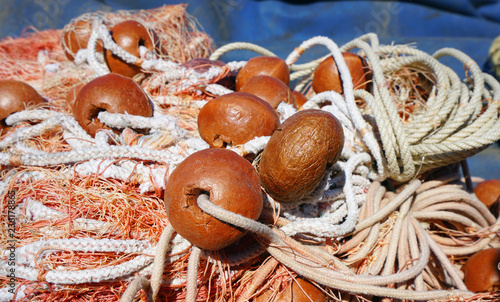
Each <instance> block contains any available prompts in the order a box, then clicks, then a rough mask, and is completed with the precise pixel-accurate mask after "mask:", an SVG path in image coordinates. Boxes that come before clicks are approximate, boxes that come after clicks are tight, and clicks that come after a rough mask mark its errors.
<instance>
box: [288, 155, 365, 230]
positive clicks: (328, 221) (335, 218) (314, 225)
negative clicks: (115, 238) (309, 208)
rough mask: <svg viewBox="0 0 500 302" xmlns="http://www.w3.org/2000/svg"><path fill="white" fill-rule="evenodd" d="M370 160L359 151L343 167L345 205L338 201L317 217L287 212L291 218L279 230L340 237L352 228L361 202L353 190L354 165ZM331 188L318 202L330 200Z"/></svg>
mask: <svg viewBox="0 0 500 302" xmlns="http://www.w3.org/2000/svg"><path fill="white" fill-rule="evenodd" d="M370 162H371V157H370V156H369V155H368V154H366V153H361V154H358V155H355V156H353V157H351V158H350V159H349V160H348V161H347V163H346V167H345V168H344V173H345V178H344V179H345V184H344V186H343V193H344V194H345V200H344V203H345V207H341V206H340V204H339V203H337V204H336V205H335V207H333V205H332V208H331V210H332V211H331V212H330V211H327V212H326V213H323V215H321V216H319V217H311V216H310V215H305V216H308V217H307V218H303V217H298V216H296V215H292V213H287V214H288V215H286V217H287V218H289V219H291V222H290V223H288V224H286V225H285V226H283V227H282V228H281V230H282V231H283V232H284V233H285V234H287V235H289V236H293V235H296V234H298V233H310V234H313V235H315V236H317V237H324V238H326V237H341V236H344V235H346V234H348V233H349V232H351V231H352V230H354V227H355V226H356V222H357V219H358V213H359V206H360V205H361V204H362V202H359V201H358V199H357V197H356V195H355V190H354V185H353V179H354V178H353V173H354V170H355V168H356V166H358V165H361V164H366V163H370ZM368 187H369V183H368V184H367V185H365V187H364V188H362V189H367V188H368ZM333 192H334V191H333V190H327V191H325V192H324V193H323V196H322V197H321V198H320V200H319V201H318V202H322V199H330V200H328V202H332V193H333Z"/></svg>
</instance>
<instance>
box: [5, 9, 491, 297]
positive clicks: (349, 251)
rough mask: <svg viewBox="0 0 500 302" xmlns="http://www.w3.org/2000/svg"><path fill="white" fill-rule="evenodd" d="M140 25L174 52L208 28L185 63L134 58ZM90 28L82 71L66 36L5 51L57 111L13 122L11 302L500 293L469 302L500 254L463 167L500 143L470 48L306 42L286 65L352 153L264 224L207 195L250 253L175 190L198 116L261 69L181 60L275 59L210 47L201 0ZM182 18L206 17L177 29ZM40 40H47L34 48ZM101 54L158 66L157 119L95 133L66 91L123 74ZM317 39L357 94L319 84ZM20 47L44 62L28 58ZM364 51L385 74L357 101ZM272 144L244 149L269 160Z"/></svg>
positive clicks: (8, 163)
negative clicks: (175, 207) (484, 257)
mask: <svg viewBox="0 0 500 302" xmlns="http://www.w3.org/2000/svg"><path fill="white" fill-rule="evenodd" d="M166 16H170V17H172V16H174V17H172V19H170V18H167V17H166ZM129 17H130V18H138V19H139V20H141V21H143V22H145V23H148V24H150V25H151V26H152V27H154V28H156V29H157V30H158V32H159V35H160V36H161V37H162V40H163V41H170V40H169V39H172V38H171V35H172V33H179V29H180V28H181V30H180V33H181V34H185V33H186V31H187V32H195V34H192V35H189V37H188V38H186V37H185V36H182V35H181V38H178V40H179V41H181V43H180V44H179V45H176V46H174V50H172V51H171V52H169V53H174V52H175V50H178V51H179V52H180V53H179V54H178V55H176V56H172V57H159V58H137V57H134V56H133V55H131V54H128V53H125V52H124V51H123V49H120V48H119V47H117V45H116V44H114V42H113V41H112V39H111V38H110V36H109V32H108V30H107V29H108V26H109V25H110V24H112V23H113V22H117V21H116V20H118V19H120V18H129ZM81 18H83V19H85V20H89V19H91V20H92V29H91V34H90V38H89V47H88V49H85V50H84V51H82V52H79V53H76V54H74V55H75V57H76V58H80V59H81V60H76V61H78V62H77V63H76V64H75V63H72V62H69V61H67V59H66V57H65V55H64V49H63V47H64V46H63V47H60V46H58V45H59V44H58V43H56V42H57V41H58V37H59V38H60V35H61V31H51V32H39V33H35V34H33V35H31V36H29V37H26V38H21V39H16V40H10V39H9V40H4V41H2V43H1V45H0V49H2V50H3V52H2V56H5V57H6V58H7V59H8V61H9V62H12V63H11V65H8V66H6V67H3V68H4V71H3V73H4V74H5V78H13V79H21V80H24V81H26V82H28V83H30V84H32V85H33V86H34V87H36V88H37V89H38V90H39V91H40V92H41V93H42V94H43V95H44V96H45V97H46V98H48V99H49V100H50V104H51V106H50V108H45V109H37V110H24V111H22V112H18V113H15V114H12V115H11V116H9V117H8V118H7V120H6V123H7V124H9V125H13V126H14V130H13V131H11V132H9V133H7V134H4V135H3V136H2V137H1V138H0V149H1V153H0V165H2V168H3V169H2V172H1V175H0V176H1V178H0V180H1V182H0V192H1V196H2V216H1V223H2V226H3V227H2V228H1V238H2V245H1V251H2V253H1V257H0V300H2V301H4V300H5V301H10V300H11V299H13V298H14V299H17V300H33V299H37V300H49V301H66V300H68V301H74V300H82V301H87V300H92V299H94V300H99V301H107V300H109V301H116V300H119V299H122V300H123V301H134V300H146V299H147V298H148V297H155V298H157V299H159V300H165V299H167V300H168V301H184V300H186V301H195V300H200V301H201V300H203V301H215V300H217V301H246V300H251V299H253V298H254V297H256V296H258V295H260V294H261V293H263V292H264V291H266V290H268V289H273V290H275V291H279V290H282V289H283V288H285V287H287V286H288V284H289V283H290V282H291V280H293V279H295V278H297V276H299V275H300V276H302V277H305V278H307V279H308V280H311V281H313V282H314V283H315V284H316V285H317V286H318V287H320V288H321V290H322V291H324V292H325V293H326V294H327V295H328V296H329V297H330V298H331V299H332V300H347V301H349V300H350V299H357V298H359V299H368V300H371V299H372V298H373V297H386V298H388V299H413V300H431V299H437V300H459V299H462V300H463V299H465V300H470V301H473V300H478V299H483V301H487V300H494V299H496V298H497V299H498V298H499V296H498V293H494V292H491V293H481V294H474V293H472V292H469V291H468V290H467V288H466V287H465V285H464V282H463V273H462V271H461V267H462V266H463V264H464V262H465V260H466V258H467V257H468V256H469V255H471V254H473V253H474V252H476V251H479V250H482V249H485V248H488V247H500V240H499V237H498V234H499V231H500V222H499V221H498V218H497V217H495V216H494V215H493V214H491V213H490V212H489V210H488V209H487V208H486V206H484V205H483V204H482V203H481V202H479V201H478V200H477V198H476V197H475V196H474V195H473V194H471V193H470V192H469V191H467V190H466V188H465V184H464V182H463V180H462V177H461V175H460V174H459V173H458V170H457V169H455V168H456V167H455V166H456V164H457V163H459V162H461V161H463V160H464V159H466V158H467V157H469V156H471V155H473V154H475V153H477V152H479V151H481V150H482V149H484V148H486V147H487V146H488V145H489V144H491V143H493V142H495V141H497V140H498V139H500V131H499V130H498V129H500V128H499V126H500V125H499V123H500V122H499V116H498V114H499V113H498V100H499V97H500V96H499V93H500V84H499V83H498V82H497V81H496V80H495V79H494V78H493V77H491V76H490V75H487V74H484V73H482V72H481V71H480V69H479V67H478V66H477V64H476V63H475V62H473V60H471V59H470V58H469V57H467V56H466V55H465V54H463V53H461V52H459V51H458V50H454V49H443V50H441V51H438V52H437V53H436V54H434V55H429V54H426V53H424V52H422V51H419V50H418V49H416V48H415V47H410V46H407V45H390V46H389V45H379V43H378V40H377V36H376V35H373V34H369V35H366V36H362V37H359V38H357V39H355V40H353V41H351V42H349V43H347V44H346V45H344V46H342V47H340V48H339V47H337V45H336V44H335V43H334V42H333V41H332V40H331V39H328V38H326V37H314V38H312V39H310V40H307V41H304V43H302V44H301V45H299V46H298V47H297V48H296V49H295V50H293V51H292V52H291V53H290V55H289V57H288V58H287V59H286V62H287V63H288V64H289V66H290V69H291V70H292V74H291V77H292V79H293V80H296V82H297V84H296V87H295V89H297V90H302V91H303V92H304V93H305V94H307V95H308V96H309V101H308V102H307V103H306V104H304V106H303V108H319V107H320V104H322V103H324V102H325V101H329V102H330V104H331V105H327V106H323V107H321V110H325V111H328V112H331V113H333V114H334V115H335V116H336V117H337V118H338V119H339V120H340V122H341V123H342V126H343V130H344V134H345V137H346V143H345V146H344V149H343V151H342V155H341V159H340V160H339V162H338V163H337V164H336V165H334V167H333V168H332V169H331V171H329V173H327V175H326V176H325V178H324V180H323V182H322V183H321V184H320V186H318V188H317V189H316V191H315V192H313V194H312V195H311V196H309V197H307V198H306V199H304V200H297V201H296V202H294V203H291V204H288V205H286V206H285V205H280V204H279V203H278V202H276V201H274V200H272V198H270V197H268V198H267V199H266V205H265V208H264V212H263V214H262V216H261V219H260V220H259V221H253V220H249V219H245V218H244V217H242V216H239V215H236V214H234V213H231V212H228V211H226V210H224V209H222V208H219V207H217V206H214V205H213V204H211V203H210V201H209V200H208V198H205V197H204V196H203V195H200V197H199V198H198V200H197V202H198V205H199V206H200V207H201V208H202V209H203V211H205V212H206V213H209V214H210V215H212V216H214V217H216V218H217V219H219V220H222V221H226V222H228V223H230V224H232V225H235V226H239V227H241V228H243V229H246V230H248V231H249V232H248V235H247V236H245V237H244V238H243V239H242V240H241V241H240V242H239V243H238V244H237V245H234V246H230V247H228V248H226V249H223V250H220V251H215V252H208V251H202V250H200V249H199V248H197V247H196V246H192V245H191V243H189V242H188V241H186V240H185V239H183V238H182V237H180V236H179V235H177V234H176V232H175V230H173V228H172V227H171V226H170V225H169V223H168V219H167V217H166V213H165V208H164V203H163V194H164V192H163V191H164V187H165V180H166V179H167V178H168V176H169V175H170V173H171V171H172V170H173V169H175V167H176V166H177V165H178V164H179V163H180V162H181V161H182V160H183V159H184V158H186V157H187V156H188V155H189V154H192V153H194V152H196V151H199V150H203V149H206V148H208V144H207V143H205V142H204V141H203V140H202V139H200V137H199V134H198V133H197V123H196V118H197V113H198V112H199V109H200V108H201V107H202V106H203V105H204V104H205V103H206V102H207V101H209V100H210V99H212V98H213V97H215V96H217V95H222V94H226V93H229V92H231V90H229V89H227V88H224V87H222V86H220V85H218V84H215V83H216V82H217V81H218V80H219V79H220V78H221V77H223V76H224V75H226V74H227V73H228V72H230V71H233V72H236V71H238V70H239V69H241V68H242V67H243V66H244V65H245V63H246V62H245V61H241V62H229V63H227V64H226V66H222V67H216V66H213V67H211V68H210V69H208V71H206V72H204V73H198V72H197V70H195V69H186V68H184V67H183V66H182V65H181V64H180V63H182V62H184V61H186V60H187V59H189V58H193V57H207V56H208V55H210V57H211V58H212V59H218V58H219V57H220V56H222V55H223V54H224V53H225V52H227V51H231V50H235V49H242V48H246V49H252V50H254V51H255V52H256V53H260V54H266V55H272V53H270V52H269V51H267V50H265V49H263V48H261V47H258V46H256V45H251V44H249V43H235V44H231V45H227V46H224V47H221V48H219V49H217V50H216V51H215V52H213V53H212V54H210V52H211V47H212V45H211V40H210V38H209V37H207V36H206V35H204V34H203V33H202V32H201V31H196V30H194V29H195V27H190V26H193V23H192V20H191V19H190V18H189V17H188V16H186V14H185V6H165V7H162V8H159V9H156V10H152V11H141V12H133V13H128V12H121V13H119V14H118V15H114V14H109V15H108V14H105V15H103V14H100V13H96V14H90V15H84V16H82V17H81ZM120 20H122V19H120ZM169 20H170V21H169ZM171 20H177V21H175V22H179V20H182V22H187V21H189V22H188V23H187V25H186V24H184V23H182V22H181V23H182V24H184V25H182V26H173V25H171V24H170V23H169V22H173V21H171ZM87 24H88V22H87ZM162 24H163V25H162ZM165 24H166V25H165ZM169 24H170V25H169ZM176 24H178V23H176ZM172 28H173V29H172ZM186 28H188V29H189V30H186ZM168 29H172V31H171V32H170V31H168ZM65 30H71V29H68V28H65ZM176 37H179V36H176ZM182 37H184V38H182ZM176 39H177V38H176ZM193 39H194V40H195V41H196V42H193V41H194V40H193ZM31 43H35V44H36V45H40V46H39V48H37V47H33V48H29V47H28V46H29V45H31ZM37 43H39V44H37ZM98 43H102V44H103V45H104V47H105V48H107V49H111V50H112V51H113V53H115V54H117V55H119V56H121V57H122V58H123V59H124V60H126V61H128V62H132V63H134V62H140V65H141V67H142V68H143V70H144V74H141V75H139V76H138V77H136V78H135V80H136V81H137V82H138V83H140V84H141V86H142V87H143V88H144V90H145V91H146V92H147V93H148V94H149V95H150V97H151V100H152V102H153V103H154V108H155V113H154V116H153V117H151V118H144V117H138V116H132V115H127V114H111V113H108V112H101V113H99V115H98V118H99V119H100V120H101V121H102V122H103V123H105V124H106V125H108V126H110V127H113V128H118V129H122V131H121V132H120V134H116V133H114V132H108V131H101V132H98V133H97V135H96V136H95V138H92V137H90V136H89V135H88V134H87V133H86V132H85V131H84V130H83V129H82V128H81V127H80V126H79V124H78V123H77V122H76V121H75V120H74V118H73V117H72V115H71V107H70V106H68V105H67V103H66V100H65V99H64V97H65V93H66V92H67V91H68V89H69V88H70V87H72V86H73V85H75V84H78V83H81V82H83V83H85V82H87V81H88V80H89V79H92V78H95V77H97V76H98V75H101V74H105V73H107V72H109V71H107V70H106V66H105V65H104V64H103V62H102V60H101V58H99V54H98V53H97V52H96V51H95V48H96V47H97V45H98ZM190 43H194V44H190ZM44 45H45V46H46V47H45V46H44ZM189 45H195V47H189ZM316 46H319V47H324V48H325V49H326V50H327V52H328V55H332V56H333V57H334V59H335V60H336V62H337V65H338V69H339V71H340V74H341V77H342V80H343V85H344V95H340V94H337V93H335V92H332V91H330V92H324V93H319V94H314V93H313V92H312V91H311V90H310V81H311V76H312V73H313V71H314V70H315V68H316V67H317V66H318V64H319V62H321V61H322V59H323V58H318V59H317V60H314V61H312V62H307V63H301V64H298V63H297V62H298V60H299V59H300V56H301V55H302V54H303V53H304V52H306V51H307V50H308V49H309V48H311V47H316ZM15 47H19V48H23V47H24V48H29V49H32V51H31V52H30V54H29V55H26V56H27V57H26V58H24V57H17V56H16V54H17V53H19V52H17V51H12V49H15ZM355 49H357V50H358V51H359V54H360V55H362V56H363V57H365V58H366V59H367V61H368V63H369V65H370V67H371V69H372V70H373V79H372V83H371V87H372V88H371V89H370V91H364V90H363V91H361V90H353V85H352V80H351V78H350V74H349V72H348V69H347V66H346V65H345V62H344V60H343V59H342V55H341V51H347V50H355ZM35 52H36V53H35ZM444 55H448V56H453V57H456V58H457V59H458V60H460V61H461V62H463V63H464V65H465V66H466V67H467V71H468V73H467V74H466V78H465V80H464V81H462V80H461V79H460V78H461V77H459V76H458V75H457V74H455V73H454V72H453V71H452V70H451V69H450V68H448V67H446V66H444V65H442V64H441V63H439V60H438V59H439V58H440V57H441V56H444ZM23 66H27V67H31V68H24V69H23V68H20V67H23ZM18 67H19V68H20V70H24V72H23V73H19V72H17V71H16V70H17V68H18ZM277 110H278V112H279V113H280V118H281V121H284V120H286V119H287V118H288V117H290V116H291V115H293V114H294V113H296V112H297V110H296V109H295V108H293V107H292V106H291V105H287V104H283V103H282V104H280V106H278V108H277ZM144 129H147V130H148V132H147V134H144V132H143V131H141V130H144ZM268 139H269V138H268V137H267V138H266V137H259V138H256V139H254V140H252V141H250V142H248V143H246V144H245V145H242V146H232V147H231V148H232V149H233V150H234V151H235V152H238V153H239V154H242V155H245V154H247V153H254V154H257V153H258V152H259V151H261V150H262V149H263V148H264V147H265V145H266V142H267V140H268ZM12 278H15V280H13V279H12Z"/></svg>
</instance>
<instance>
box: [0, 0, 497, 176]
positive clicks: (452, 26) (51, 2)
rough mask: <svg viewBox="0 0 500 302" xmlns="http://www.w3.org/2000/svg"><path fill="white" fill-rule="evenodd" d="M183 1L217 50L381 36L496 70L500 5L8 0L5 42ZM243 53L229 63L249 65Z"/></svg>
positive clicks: (479, 170) (489, 172) (462, 1)
mask: <svg viewBox="0 0 500 302" xmlns="http://www.w3.org/2000/svg"><path fill="white" fill-rule="evenodd" d="M178 3H188V4H189V6H188V9H187V10H188V13H190V14H191V15H193V16H194V17H196V18H197V19H198V20H199V22H200V24H201V26H202V27H203V29H204V30H205V31H206V32H207V33H208V34H209V35H210V36H211V37H212V38H213V39H214V41H215V43H216V45H217V46H222V45H224V44H226V43H229V42H235V41H244V42H253V43H255V44H258V45H260V46H263V47H265V48H268V49H269V50H271V51H273V52H274V53H276V54H277V55H279V56H281V57H286V56H287V55H288V54H289V53H290V52H291V51H292V50H293V49H294V48H295V47H296V46H298V45H299V44H300V43H301V42H302V41H304V40H306V39H308V38H311V37H313V36H318V35H322V36H327V37H329V38H331V39H333V40H334V41H335V42H337V44H339V45H342V44H343V43H346V42H348V41H349V40H351V39H353V38H356V37H358V36H360V35H361V34H364V33H367V32H374V33H376V34H378V36H379V38H380V40H381V42H382V43H392V42H394V43H397V44H403V43H415V45H416V47H417V48H419V49H421V50H423V51H426V52H429V53H433V52H434V51H436V50H438V49H440V48H443V47H453V48H457V49H459V50H461V51H463V52H465V53H466V54H468V55H469V56H470V57H471V58H472V59H474V60H475V61H476V62H478V64H479V65H480V66H481V67H482V68H483V70H485V71H489V66H488V49H489V47H490V45H491V43H492V41H493V39H494V38H495V37H497V36H499V35H500V1H497V0H441V1H438V0H413V1H412V0H407V1H326V0H324V1H298V0H295V1H293V0H288V1H257V0H212V1H209V0H206V1H203V0H194V1H185V2H179V1H165V0H163V1H162V0H142V1H137V0H114V1H113V0H86V1H82V0H1V5H2V9H1V10H0V37H5V36H12V37H16V36H19V35H20V34H21V33H22V31H23V30H24V29H26V28H29V27H33V28H36V29H38V30H44V29H51V28H63V27H64V25H65V24H67V23H68V22H69V21H70V20H71V19H72V18H74V17H77V16H79V15H81V14H83V13H86V12H93V11H97V10H101V11H114V10H118V9H127V10H130V9H148V8H154V7H158V6H162V5H165V4H178ZM238 55H240V54H232V56H233V57H228V58H226V59H227V60H233V59H238V60H243V59H247V58H242V57H237V56H238ZM450 60H452V59H450ZM443 63H445V64H447V65H449V66H451V67H452V68H453V69H454V70H456V71H460V70H461V69H462V66H461V65H460V63H459V62H453V61H450V62H443ZM459 74H460V73H459ZM462 74H463V71H462V73H461V74H460V75H462ZM494 148H496V149H491V148H489V149H488V150H487V151H485V152H483V153H484V154H486V153H488V152H489V153H488V154H489V155H487V156H488V157H486V158H483V157H480V156H476V157H474V158H471V160H470V162H471V163H472V164H471V169H472V171H473V173H474V174H478V175H480V176H483V177H486V178H493V177H496V178H500V158H499V157H500V154H499V151H498V146H494ZM491 150H493V151H491ZM492 161H493V163H494V165H493V166H492V164H491V162H492ZM486 162H489V164H486ZM495 165H496V166H495ZM486 167H488V168H486ZM492 167H494V168H492Z"/></svg>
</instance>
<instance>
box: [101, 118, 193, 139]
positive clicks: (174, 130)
mask: <svg viewBox="0 0 500 302" xmlns="http://www.w3.org/2000/svg"><path fill="white" fill-rule="evenodd" d="M97 118H98V119H99V120H100V121H101V122H102V123H104V124H106V125H107V126H109V127H113V128H121V129H123V128H127V127H128V128H133V129H151V130H159V129H162V130H168V131H169V132H170V133H171V134H172V135H173V136H174V137H175V138H176V139H178V140H181V139H184V138H186V135H187V131H186V130H184V129H183V128H181V127H179V126H178V124H177V122H176V121H175V120H174V119H173V118H172V117H171V116H168V115H160V116H154V117H144V116H138V115H130V114H127V113H109V112H107V111H102V112H100V113H99V114H98V115H97Z"/></svg>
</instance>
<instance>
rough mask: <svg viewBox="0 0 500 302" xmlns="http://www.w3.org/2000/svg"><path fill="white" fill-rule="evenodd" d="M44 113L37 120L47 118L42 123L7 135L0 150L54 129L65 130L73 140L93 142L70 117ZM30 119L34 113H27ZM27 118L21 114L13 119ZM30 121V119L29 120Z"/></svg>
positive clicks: (0, 143) (1, 142)
mask: <svg viewBox="0 0 500 302" xmlns="http://www.w3.org/2000/svg"><path fill="white" fill-rule="evenodd" d="M44 113H45V111H42V112H41V116H39V118H43V117H48V118H47V119H45V120H44V121H43V122H41V123H39V124H36V125H34V126H31V127H24V128H18V129H16V130H15V131H13V132H11V133H9V134H8V135H7V136H6V137H4V138H3V139H2V140H1V141H0V149H3V148H6V147H8V146H10V145H11V144H13V143H15V142H19V141H22V140H26V139H29V138H33V137H35V136H38V135H41V134H43V133H45V132H47V131H49V130H52V129H55V128H56V127H59V126H61V127H63V128H64V129H65V130H67V131H69V132H70V133H71V134H73V135H74V136H75V138H78V139H81V140H86V141H93V139H92V137H91V136H90V135H89V134H88V133H87V132H85V130H83V129H82V127H81V126H80V125H79V124H78V122H77V121H76V120H75V119H74V118H73V117H72V116H68V115H65V114H60V113H59V114H57V115H56V114H54V115H52V114H50V115H48V114H44ZM28 114H29V115H31V117H33V116H35V115H36V113H34V112H28ZM27 117H28V116H24V114H23V113H22V112H20V113H19V114H18V115H15V116H14V118H16V119H17V118H22V119H24V120H26V118H27ZM14 118H13V119H14ZM30 120H31V119H30Z"/></svg>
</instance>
